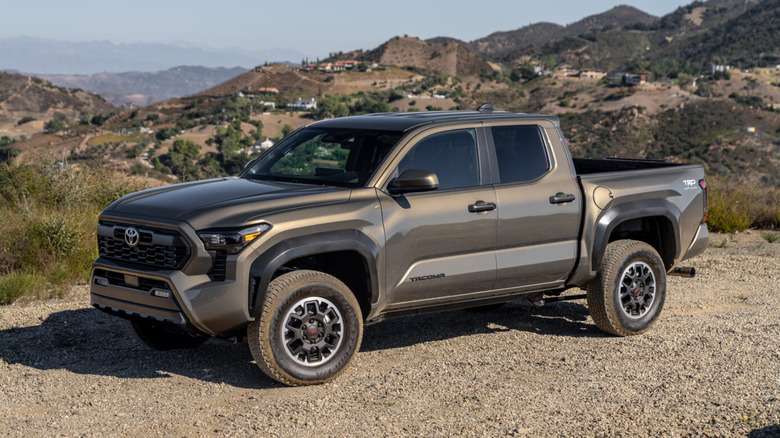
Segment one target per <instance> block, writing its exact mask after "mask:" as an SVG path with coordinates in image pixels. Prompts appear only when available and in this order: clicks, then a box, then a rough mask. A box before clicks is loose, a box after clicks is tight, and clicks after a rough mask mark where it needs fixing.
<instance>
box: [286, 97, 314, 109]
mask: <svg viewBox="0 0 780 438" xmlns="http://www.w3.org/2000/svg"><path fill="white" fill-rule="evenodd" d="M287 108H289V109H291V110H293V111H312V110H316V109H317V99H315V98H313V97H312V98H311V99H301V98H300V97H299V98H297V99H295V101H293V103H288V104H287Z"/></svg>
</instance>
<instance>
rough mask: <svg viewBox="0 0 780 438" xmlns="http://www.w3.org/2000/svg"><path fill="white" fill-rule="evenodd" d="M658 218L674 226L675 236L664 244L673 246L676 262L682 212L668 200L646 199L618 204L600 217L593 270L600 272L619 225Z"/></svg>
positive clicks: (665, 240)
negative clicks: (608, 246)
mask: <svg viewBox="0 0 780 438" xmlns="http://www.w3.org/2000/svg"><path fill="white" fill-rule="evenodd" d="M658 216H660V217H663V218H666V219H667V220H668V221H669V223H670V224H671V226H672V229H673V232H672V234H673V235H672V236H664V243H665V244H670V243H671V244H672V248H673V249H674V257H673V259H674V260H676V259H677V258H678V257H679V256H680V210H679V209H678V208H677V206H675V205H674V204H673V203H671V202H669V201H668V200H666V199H645V200H637V201H630V202H626V203H623V204H618V205H616V206H614V207H612V208H611V209H609V210H608V211H606V212H605V213H604V214H603V215H601V217H599V219H598V221H597V222H596V226H595V229H594V232H593V255H592V258H591V269H592V270H593V271H594V272H595V271H598V268H599V266H600V265H601V260H602V259H603V258H604V251H606V249H607V243H609V242H608V241H609V236H610V235H611V234H612V231H614V230H615V228H617V226H618V225H620V224H622V223H623V222H626V221H628V220H632V219H641V218H647V217H658ZM661 255H662V256H663V254H661Z"/></svg>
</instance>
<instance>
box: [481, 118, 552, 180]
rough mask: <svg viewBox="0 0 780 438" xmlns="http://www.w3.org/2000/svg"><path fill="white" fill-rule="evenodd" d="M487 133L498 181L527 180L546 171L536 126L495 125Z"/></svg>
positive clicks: (540, 139)
mask: <svg viewBox="0 0 780 438" xmlns="http://www.w3.org/2000/svg"><path fill="white" fill-rule="evenodd" d="M491 131H492V133H493V143H494V144H495V145H496V157H497V158H498V172H499V178H500V182H502V183H508V182H517V181H529V180H532V179H534V178H536V177H538V176H541V175H542V174H543V173H545V172H547V169H548V168H549V162H548V160H547V153H546V152H545V147H544V141H542V136H541V133H540V132H539V127H538V126H536V125H533V126H495V127H493V128H491Z"/></svg>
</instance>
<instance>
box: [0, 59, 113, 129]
mask: <svg viewBox="0 0 780 438" xmlns="http://www.w3.org/2000/svg"><path fill="white" fill-rule="evenodd" d="M115 110H116V108H115V107H114V106H113V105H111V104H110V103H108V102H106V101H105V99H103V98H102V97H100V96H98V95H96V94H91V93H87V92H84V91H81V90H67V89H65V88H61V87H57V86H55V85H52V84H51V83H50V82H47V81H44V80H43V79H39V78H34V77H28V76H24V75H21V74H9V73H3V72H0V125H3V124H15V123H17V122H18V121H19V119H21V118H23V117H32V118H35V119H37V120H49V119H51V118H52V117H53V115H54V113H60V114H62V115H63V116H65V117H67V118H78V117H80V116H83V115H96V114H108V113H110V112H112V111H115Z"/></svg>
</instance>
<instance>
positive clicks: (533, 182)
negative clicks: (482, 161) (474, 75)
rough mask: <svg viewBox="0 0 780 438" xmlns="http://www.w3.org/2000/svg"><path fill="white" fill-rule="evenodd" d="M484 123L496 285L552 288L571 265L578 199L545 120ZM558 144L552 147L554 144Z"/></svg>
mask: <svg viewBox="0 0 780 438" xmlns="http://www.w3.org/2000/svg"><path fill="white" fill-rule="evenodd" d="M519 123H520V124H512V125H501V124H497V123H493V124H488V123H486V125H491V126H486V130H485V133H486V136H487V138H488V142H489V143H490V144H491V145H492V148H489V151H490V153H491V155H492V157H491V160H492V164H493V166H494V169H496V170H497V171H494V172H493V178H494V183H495V190H496V199H497V202H498V244H497V248H496V263H497V275H496V282H495V285H494V288H495V289H504V288H515V287H521V288H524V289H529V290H531V289H540V288H554V287H558V286H561V285H563V282H564V281H565V279H566V277H567V276H568V275H569V273H570V272H571V270H572V269H573V267H574V262H575V259H576V251H577V236H578V228H579V218H580V206H581V203H582V200H581V199H580V196H579V188H578V186H577V183H576V181H575V178H574V175H573V173H572V170H571V165H570V162H571V161H570V159H569V155H568V154H567V152H566V149H565V145H563V143H562V142H561V141H560V137H559V136H558V137H557V138H555V140H556V141H557V144H555V145H554V144H553V143H552V142H551V139H550V136H549V135H548V132H557V128H556V127H555V126H554V125H553V124H552V122H550V121H548V120H538V121H532V120H529V121H527V122H526V121H524V122H519ZM554 146H557V147H554Z"/></svg>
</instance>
